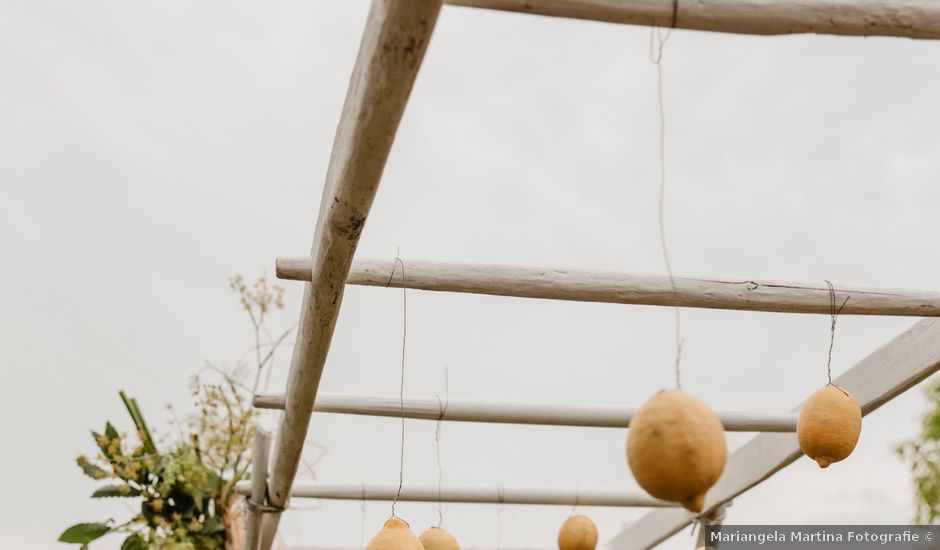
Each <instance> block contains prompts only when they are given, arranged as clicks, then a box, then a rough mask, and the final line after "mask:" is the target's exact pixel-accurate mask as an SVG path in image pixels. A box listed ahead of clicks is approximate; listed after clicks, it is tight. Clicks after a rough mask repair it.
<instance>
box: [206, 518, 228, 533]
mask: <svg viewBox="0 0 940 550" xmlns="http://www.w3.org/2000/svg"><path fill="white" fill-rule="evenodd" d="M222 531H225V523H224V522H223V521H222V518H220V517H219V516H212V517H209V518H206V521H204V522H203V523H202V532H203V533H205V534H207V535H211V534H213V533H221V532H222Z"/></svg>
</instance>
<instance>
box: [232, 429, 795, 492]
mask: <svg viewBox="0 0 940 550" xmlns="http://www.w3.org/2000/svg"><path fill="white" fill-rule="evenodd" d="M791 437H792V436H791ZM237 490H238V492H239V493H242V494H247V493H249V492H250V491H251V483H250V482H246V481H243V482H240V483H239V484H238V485H237ZM396 496H398V500H399V501H402V502H438V499H440V501H441V502H454V503H465V504H527V505H546V506H574V505H578V506H609V507H620V508H676V507H678V506H679V505H678V504H676V503H674V502H666V501H664V500H659V499H655V498H653V497H651V496H649V495H647V494H645V493H643V492H627V491H621V490H617V489H606V488H605V489H600V488H597V489H591V488H584V487H578V488H575V487H516V486H512V485H505V486H504V485H495V484H494V485H456V484H454V485H444V486H442V487H441V488H440V493H438V486H437V484H433V483H429V484H422V483H408V484H406V485H405V486H404V487H402V489H401V494H400V495H399V494H398V483H360V482H345V483H344V482H335V481H313V482H297V483H295V484H294V486H293V488H292V489H291V498H317V499H330V500H368V501H376V500H378V501H392V500H395V497H396Z"/></svg>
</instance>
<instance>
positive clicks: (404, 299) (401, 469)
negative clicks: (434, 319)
mask: <svg viewBox="0 0 940 550" xmlns="http://www.w3.org/2000/svg"><path fill="white" fill-rule="evenodd" d="M396 266H401V312H402V322H401V383H400V384H399V387H398V403H399V407H400V410H401V446H400V447H399V450H400V452H399V457H398V491H397V492H396V493H395V500H393V501H392V517H398V516H397V515H395V506H396V505H397V504H398V500H399V499H400V498H401V490H402V487H403V486H404V484H405V350H406V345H407V342H408V290H407V286H408V284H407V279H406V278H405V263H404V262H403V261H402V260H401V250H400V249H398V250H396V252H395V262H394V263H393V264H392V273H391V274H390V275H389V276H388V284H386V285H385V286H386V288H387V287H389V286H390V285H391V284H392V279H393V278H394V277H395V267H396Z"/></svg>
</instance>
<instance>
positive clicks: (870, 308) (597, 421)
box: [239, 0, 940, 550]
mask: <svg viewBox="0 0 940 550" xmlns="http://www.w3.org/2000/svg"><path fill="white" fill-rule="evenodd" d="M444 3H447V4H452V5H457V6H467V7H475V8H488V9H494V10H504V11H514V12H524V13H532V14H538V15H544V16H556V17H568V18H576V19H587V20H594V21H606V22H611V23H623V24H633V25H650V26H658V27H674V28H682V29H696V30H705V31H716V32H728V33H742V34H758V35H774V34H792V33H821V34H835V35H852V36H872V35H879V36H895V37H908V38H923V39H936V38H940V2H937V1H932V0H815V1H813V2H805V1H800V0H447V1H446V2H444ZM441 5H442V0H373V2H372V7H371V10H370V12H369V16H368V20H367V23H366V27H365V31H364V33H363V36H362V42H361V45H360V49H359V55H358V57H357V59H356V63H355V66H354V68H353V72H352V77H351V79H350V83H349V88H348V91H347V95H346V101H345V105H344V107H343V112H342V116H341V118H340V122H339V125H338V128H337V131H336V136H335V140H334V143H333V150H332V155H331V157H330V162H329V167H328V170H327V175H326V182H325V185H324V188H323V197H322V200H321V203H320V210H319V214H318V218H317V224H316V230H315V233H314V237H313V245H312V247H311V250H310V255H309V257H303V258H282V259H278V262H277V273H278V276H279V277H281V278H284V279H293V280H301V281H306V282H307V283H306V284H305V285H304V296H303V305H302V311H301V317H300V323H299V325H298V333H297V339H296V344H295V346H294V351H293V356H292V358H291V364H290V372H289V376H288V382H287V387H286V390H285V392H284V393H283V394H259V395H257V396H255V406H257V407H261V408H268V409H282V410H283V415H282V417H281V420H280V425H279V428H278V430H277V433H276V438H275V441H274V444H273V454H272V455H271V456H270V460H269V445H270V442H269V441H270V436H269V435H268V434H267V433H265V432H264V431H263V430H260V429H259V430H258V433H257V436H256V439H255V445H254V447H253V454H254V464H253V478H252V481H250V482H245V483H242V484H240V485H239V491H240V492H241V493H242V494H245V495H248V496H249V502H250V505H249V508H248V514H247V519H246V529H247V537H246V539H247V541H246V549H248V550H257V549H258V548H261V549H262V550H269V549H270V548H271V545H272V543H273V540H274V537H275V533H276V531H277V527H278V523H279V521H280V516H281V512H282V511H283V510H284V509H285V508H286V507H287V505H288V503H289V500H290V498H291V497H298V498H301V497H312V498H330V499H355V500H360V499H363V500H391V499H392V498H394V496H395V493H396V490H397V486H396V487H392V486H391V485H376V484H361V483H326V482H318V483H305V484H295V483H294V478H295V476H296V473H297V469H298V465H299V463H300V459H301V452H302V450H303V447H304V440H305V438H306V436H307V431H308V426H309V421H310V417H311V414H312V413H313V412H314V411H318V412H333V413H343V414H361V415H379V416H399V415H402V414H404V416H405V417H407V418H419V419H428V420H444V421H463V422H501V423H519V424H544V425H567V426H595V427H611V428H623V427H626V426H628V425H629V422H630V418H631V417H632V414H633V412H634V409H631V408H629V407H622V406H618V405H592V406H578V407H573V406H570V405H568V406H562V405H552V404H543V403H506V402H491V401H478V400H456V399H452V400H450V401H449V403H448V406H447V409H446V410H444V409H443V408H442V407H441V406H440V402H439V401H438V400H436V399H434V398H429V397H417V396H415V397H408V398H407V399H405V400H404V402H403V403H400V402H399V400H398V399H397V398H385V397H375V396H355V395H320V396H318V395H317V389H318V386H319V382H320V376H321V374H322V372H323V367H324V364H325V362H326V358H327V354H328V352H329V348H330V341H331V339H332V336H333V330H334V328H335V326H336V320H337V316H338V315H339V311H340V307H341V305H342V299H343V292H344V289H345V286H346V285H347V284H357V285H373V286H388V285H389V281H390V280H391V279H390V278H391V277H393V276H394V273H395V265H396V263H395V262H394V261H356V262H354V261H353V256H354V254H355V251H356V246H357V244H358V242H359V237H360V235H361V233H362V229H363V227H364V226H365V223H366V220H367V218H368V215H369V211H370V209H371V207H372V202H373V199H374V198H375V193H376V191H377V189H378V185H379V182H380V181H381V177H382V172H383V169H384V167H385V163H386V160H387V158H388V155H389V152H390V150H391V147H392V143H393V142H394V139H395V134H396V130H397V128H398V124H399V121H400V120H401V117H402V114H403V112H404V110H405V105H406V104H407V101H408V97H409V94H410V92H411V88H412V85H413V83H414V81H415V77H416V76H417V73H418V69H419V68H420V66H421V61H422V59H423V57H424V53H425V51H426V49H427V47H428V43H429V42H430V39H431V35H432V32H433V30H434V26H435V22H436V20H437V16H438V13H439V11H440V9H441ZM408 287H409V288H416V289H423V290H429V291H444V292H465V293H476V294H490V295H500V296H517V297H529V298H543V299H557V300H574V301H585V302H609V303H620V304H645V305H657V306H678V307H696V308H717V309H735V310H749V311H771V312H791V313H829V312H830V308H831V304H830V290H829V288H828V287H827V286H825V285H822V284H808V283H789V282H778V281H755V280H735V279H727V278H708V279H690V278H686V279H683V278H679V279H676V280H675V281H674V284H672V282H670V280H669V279H668V278H666V277H663V276H658V275H645V274H634V273H604V272H591V271H572V270H564V271H563V270H553V269H538V268H522V267H506V266H486V265H461V264H435V263H418V262H409V263H408ZM836 294H837V299H838V300H839V301H840V302H841V301H842V300H845V299H846V298H849V301H848V303H847V305H846V307H845V309H844V310H843V311H842V314H843V315H909V316H917V317H938V316H940V293H937V292H924V291H908V290H889V289H871V288H851V289H850V288H840V289H838V290H836ZM938 369H940V320H937V319H925V320H922V321H920V322H918V323H917V324H915V325H914V326H913V327H912V328H910V329H909V330H907V331H905V332H904V333H902V334H901V335H899V336H897V337H896V338H894V339H893V340H891V341H889V342H888V343H886V344H884V345H883V346H882V347H881V348H879V349H878V350H876V351H875V352H874V353H872V354H871V355H869V356H868V357H866V358H865V359H863V360H862V361H860V362H859V363H858V364H856V365H855V366H854V367H852V368H851V369H849V370H848V371H847V372H845V373H844V374H843V375H842V376H840V377H839V378H837V379H836V380H835V381H834V382H835V383H837V384H839V385H841V386H843V387H845V388H846V389H848V390H849V391H851V392H852V393H853V394H854V395H855V396H856V397H857V399H858V401H859V402H860V404H861V407H862V413H863V414H868V413H871V412H872V411H874V410H876V409H877V408H878V407H880V406H881V405H883V404H885V403H887V402H888V401H890V400H891V399H893V398H894V397H896V396H898V395H900V394H901V393H903V392H904V391H906V390H908V389H909V388H911V387H912V386H914V385H916V384H917V383H918V382H920V381H922V380H924V379H925V378H927V377H928V376H929V375H931V374H932V373H934V372H936V371H937V370H938ZM798 408H799V404H797V405H796V407H794V409H793V411H787V412H781V413H779V414H773V415H768V414H758V413H750V412H741V411H718V413H719V416H720V417H721V419H722V422H723V423H724V425H725V428H726V429H727V430H729V431H754V432H760V433H759V434H758V435H757V436H756V437H754V438H753V439H752V440H750V441H749V442H748V443H746V444H744V445H743V446H742V447H740V448H739V449H737V450H736V451H734V452H733V453H732V454H731V455H730V456H729V457H728V461H727V464H726V466H725V469H724V473H723V475H722V477H721V479H720V480H719V481H718V483H717V484H716V485H715V486H714V487H713V488H712V489H711V490H710V491H709V493H708V499H707V501H706V506H705V512H704V513H703V514H702V516H700V517H699V518H697V517H696V516H694V515H693V514H691V513H690V512H688V511H686V510H685V509H683V508H679V507H677V506H675V505H673V504H672V503H667V502H663V501H658V500H656V499H653V498H651V497H649V496H647V495H645V494H630V493H625V492H620V491H611V490H598V489H593V490H586V489H578V490H575V489H545V488H525V487H503V486H445V487H442V488H441V490H440V492H439V491H438V488H437V487H436V486H435V487H430V486H420V485H408V486H405V487H404V489H403V492H402V494H401V500H406V501H407V500H412V501H437V500H438V498H439V495H440V498H441V499H442V500H444V501H449V502H479V503H520V504H522V503H524V504H546V505H572V504H576V503H580V504H583V505H597V506H623V507H627V506H633V507H645V508H650V509H651V511H650V512H649V513H647V514H646V515H645V516H643V517H641V518H640V519H639V520H638V521H636V522H634V523H633V524H631V525H630V526H629V527H627V528H625V529H624V530H623V531H622V532H621V533H620V534H619V535H617V536H616V537H614V538H613V539H612V540H611V541H609V543H608V544H609V547H610V548H612V549H616V550H628V549H634V548H644V549H645V548H651V547H653V546H655V545H657V544H659V543H660V542H662V541H664V540H665V539H667V538H669V537H670V536H672V535H673V534H675V533H677V532H678V531H680V530H681V529H683V528H684V527H686V526H688V525H689V524H690V523H692V522H693V521H695V520H696V519H702V520H704V521H706V522H707V521H712V522H717V521H720V516H721V514H722V510H723V508H724V506H726V505H727V504H728V503H729V502H730V501H731V500H732V499H734V498H735V497H736V496H738V495H739V494H741V493H743V492H744V491H747V490H748V489H750V488H751V487H753V486H755V485H756V484H758V483H760V482H761V481H763V480H764V479H767V478H768V477H770V476H771V475H773V474H774V473H775V472H777V471H778V470H780V469H781V468H783V467H784V466H786V465H788V464H790V463H791V462H793V461H794V460H796V459H797V458H798V457H799V456H801V454H802V453H801V451H800V448H799V445H798V443H797V440H796V437H795V436H794V434H793V433H792V432H793V431H794V430H795V423H796V412H795V411H797V410H798Z"/></svg>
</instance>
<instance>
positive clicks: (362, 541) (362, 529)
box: [359, 481, 366, 550]
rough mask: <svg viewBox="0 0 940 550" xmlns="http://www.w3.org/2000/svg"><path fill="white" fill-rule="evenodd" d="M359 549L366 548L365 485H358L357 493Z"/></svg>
mask: <svg viewBox="0 0 940 550" xmlns="http://www.w3.org/2000/svg"><path fill="white" fill-rule="evenodd" d="M359 514H360V522H359V548H361V549H363V550H365V547H366V483H365V482H364V481H363V482H361V483H360V493H359Z"/></svg>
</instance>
